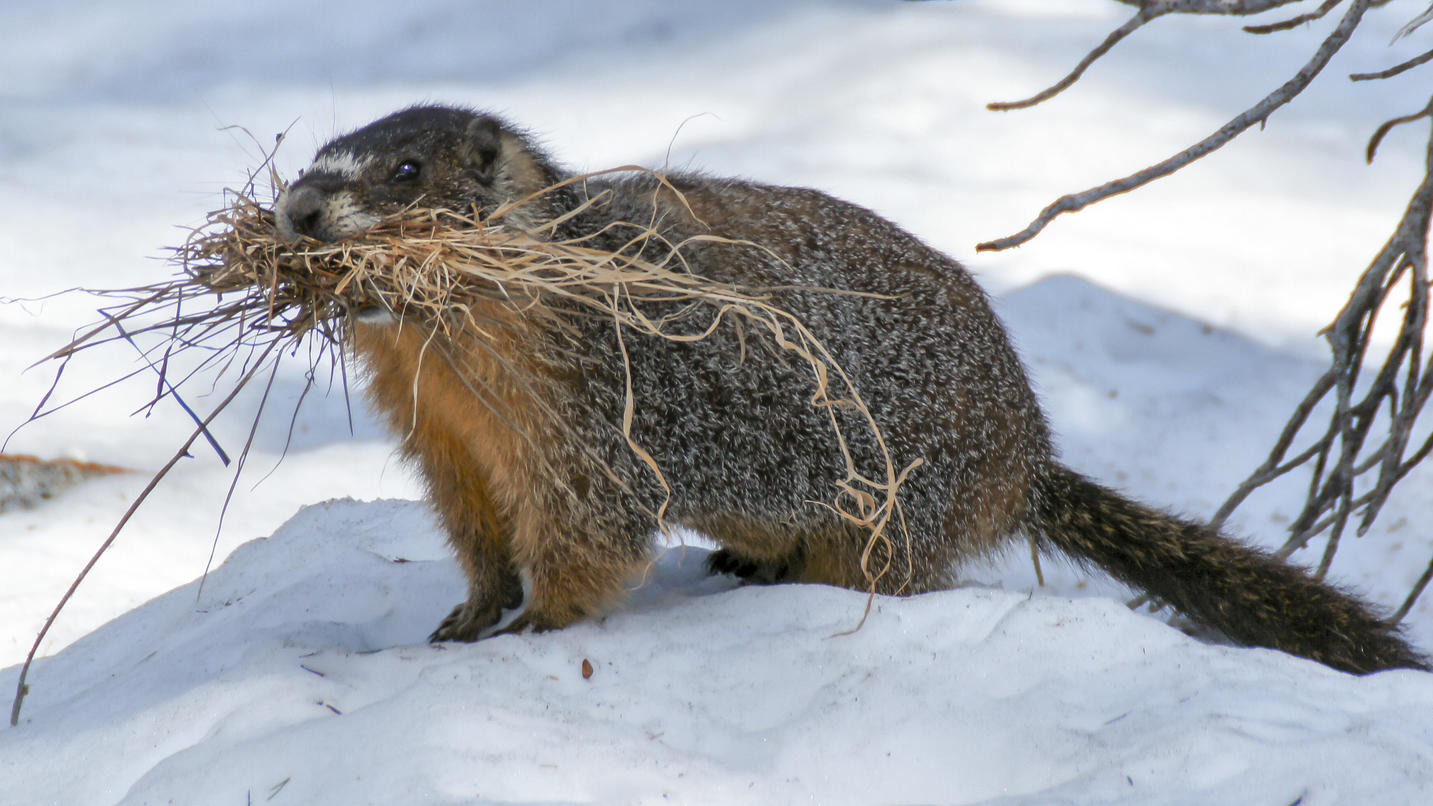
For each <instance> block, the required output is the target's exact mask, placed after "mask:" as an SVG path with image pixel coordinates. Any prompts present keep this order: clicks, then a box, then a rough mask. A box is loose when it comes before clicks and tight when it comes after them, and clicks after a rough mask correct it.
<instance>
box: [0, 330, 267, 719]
mask: <svg viewBox="0 0 1433 806" xmlns="http://www.w3.org/2000/svg"><path fill="white" fill-rule="evenodd" d="M277 346H278V343H277V342H274V343H273V344H270V345H269V347H268V349H267V351H266V353H265V355H267V352H269V351H272V350H273V349H275V348H276V347H277ZM259 367H260V365H255V366H254V368H253V369H251V370H250V374H249V375H247V376H245V377H244V378H243V379H242V380H241V381H240V382H239V383H238V384H236V385H235V387H234V390H233V391H232V392H230V393H229V395H228V396H227V397H225V398H224V399H223V400H221V401H220V402H219V405H218V406H216V407H215V408H214V411H213V412H211V413H210V414H209V416H208V417H205V418H204V422H202V423H200V424H199V425H198V426H197V427H196V428H195V429H194V431H193V432H192V433H190V435H189V438H188V439H187V440H185V441H184V444H183V445H181V446H180V448H179V450H177V451H175V452H174V455H173V456H171V457H170V458H169V461H168V462H166V463H165V465H164V466H163V467H161V468H160V469H159V471H158V472H157V473H155V474H154V478H151V479H150V480H149V484H147V485H145V487H144V489H143V490H141V491H140V493H139V497H137V498H135V499H134V503H132V504H130V505H129V509H127V510H125V513H124V515H123V516H122V517H120V519H119V522H118V523H116V524H115V526H114V529H113V530H112V531H111V532H110V533H109V537H106V538H105V540H104V542H103V543H101V544H100V547H99V548H98V549H97V550H96V551H95V553H94V555H93V556H91V557H90V560H89V562H87V563H85V567H84V568H82V569H80V573H79V574H78V575H77V576H75V579H74V581H73V582H71V583H70V587H69V589H68V590H66V591H65V595H64V596H61V597H60V601H59V603H57V604H56V605H55V609H54V610H52V611H50V615H49V617H48V618H46V619H45V624H44V626H43V627H41V628H40V633H39V635H36V636H35V643H34V644H32V645H31V646H30V651H29V653H27V654H26V655H25V663H24V665H22V666H21V667H20V679H19V681H17V682H16V684H15V701H14V703H13V704H12V705H11V706H10V727H12V728H13V727H14V726H15V725H17V724H19V722H20V706H21V705H22V704H23V703H24V700H25V694H26V692H27V691H28V689H27V688H26V686H25V678H26V676H27V675H29V673H30V665H31V664H32V663H34V661H35V653H36V652H38V651H39V650H40V643H41V642H42V641H44V640H45V636H46V635H47V634H49V632H50V627H51V625H53V624H54V623H55V619H56V618H58V617H59V615H60V611H61V610H63V609H64V608H65V605H66V604H67V603H68V602H69V601H70V597H72V596H74V595H75V591H77V590H79V587H80V583H81V582H83V581H84V580H85V577H86V576H88V575H89V573H90V570H91V569H93V568H94V567H95V564H96V563H98V562H99V559H100V557H101V556H103V555H104V553H105V551H107V550H108V549H109V547H110V545H111V544H113V543H114V541H115V539H116V538H118V537H119V533H120V532H121V531H123V530H124V526H125V524H127V523H129V519H130V518H132V517H133V516H134V513H135V512H137V511H139V507H140V505H141V504H143V503H144V502H145V500H146V499H148V498H149V494H150V493H152V492H154V489H155V488H156V487H158V486H159V482H160V481H161V480H163V479H164V477H165V476H166V475H168V474H169V471H170V470H171V469H173V468H174V466H175V465H176V464H179V460H180V459H183V458H184V457H186V456H188V455H189V448H190V446H192V445H193V444H194V443H195V441H196V440H198V439H199V437H200V436H201V435H203V434H204V433H205V432H206V431H207V429H208V427H209V424H210V423H212V422H214V418H216V417H218V416H219V414H220V413H221V412H223V411H224V409H225V408H227V407H228V406H229V404H230V403H231V402H233V400H234V398H235V397H237V396H238V395H239V392H240V391H241V390H242V389H243V388H244V385H245V383H247V381H248V380H249V378H250V377H252V375H253V373H255V372H257V371H258V370H259Z"/></svg>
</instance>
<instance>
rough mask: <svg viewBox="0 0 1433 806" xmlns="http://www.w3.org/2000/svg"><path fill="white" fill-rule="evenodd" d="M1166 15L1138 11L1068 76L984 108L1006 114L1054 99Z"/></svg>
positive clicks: (1088, 54)
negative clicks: (1016, 98) (1024, 95)
mask: <svg viewBox="0 0 1433 806" xmlns="http://www.w3.org/2000/svg"><path fill="white" fill-rule="evenodd" d="M1166 13H1168V12H1164V11H1149V10H1148V9H1140V10H1139V12H1138V13H1137V14H1135V15H1134V16H1133V17H1130V18H1129V19H1128V20H1127V21H1126V22H1125V24H1124V25H1121V26H1120V27H1118V28H1116V29H1115V30H1113V31H1111V32H1110V35H1109V36H1107V37H1105V41H1103V42H1101V43H1100V44H1099V45H1097V46H1096V47H1095V49H1094V50H1092V51H1090V52H1089V53H1087V54H1085V58H1083V59H1081V60H1080V63H1079V64H1077V65H1075V69H1074V70H1071V71H1070V73H1069V75H1067V76H1065V77H1064V78H1062V79H1060V80H1059V81H1057V82H1055V83H1054V84H1052V85H1051V86H1049V87H1047V88H1046V89H1044V90H1043V91H1041V92H1038V93H1036V94H1034V95H1032V96H1030V97H1029V98H1026V99H1025V100H1023V101H994V102H991V103H988V104H986V105H985V108H986V109H989V110H991V111H994V112H1006V111H1009V110H1012V109H1026V108H1028V107H1032V106H1034V105H1035V104H1038V103H1040V102H1041V101H1046V100H1049V99H1050V98H1053V97H1055V96H1056V95H1059V94H1060V93H1062V92H1064V91H1065V90H1066V89H1068V88H1069V87H1070V85H1071V84H1074V83H1075V82H1076V81H1079V80H1080V76H1082V75H1084V74H1085V71H1086V70H1088V69H1089V67H1090V65H1092V64H1094V63H1095V60H1096V59H1098V58H1100V57H1101V56H1103V55H1105V54H1106V53H1109V52H1110V49H1111V48H1113V47H1114V46H1115V45H1118V44H1119V43H1120V40H1122V39H1124V38H1125V37H1127V36H1129V35H1130V34H1132V33H1134V32H1135V31H1137V30H1139V29H1140V27H1142V26H1143V25H1144V24H1145V23H1147V22H1149V21H1150V20H1153V19H1154V18H1156V17H1160V16H1163V15H1164V14H1166Z"/></svg>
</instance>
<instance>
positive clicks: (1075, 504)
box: [1027, 465, 1429, 674]
mask: <svg viewBox="0 0 1433 806" xmlns="http://www.w3.org/2000/svg"><path fill="white" fill-rule="evenodd" d="M1032 492H1033V496H1032V501H1031V503H1032V511H1031V514H1030V516H1029V518H1028V523H1027V528H1028V529H1029V530H1030V531H1031V533H1033V534H1035V535H1036V536H1037V538H1038V539H1040V540H1041V541H1042V542H1043V543H1044V544H1045V545H1047V546H1050V547H1053V548H1056V549H1058V550H1060V551H1061V552H1063V553H1064V554H1067V555H1069V556H1071V557H1073V558H1074V559H1076V560H1079V561H1082V562H1089V563H1093V564H1095V565H1098V566H1100V567H1101V568H1103V569H1105V570H1106V571H1108V572H1110V573H1111V574H1112V575H1114V576H1115V577H1116V578H1117V579H1119V580H1120V581H1122V582H1125V583H1127V584H1129V585H1133V586H1135V587H1138V588H1141V589H1143V590H1145V591H1148V592H1149V593H1150V594H1152V595H1154V596H1155V597H1158V598H1159V599H1162V600H1163V601H1165V602H1167V603H1168V604H1170V605H1172V606H1173V607H1174V608H1175V609H1177V610H1179V611H1180V612H1182V613H1184V614H1185V615H1187V616H1189V617H1190V618H1193V619H1194V620H1196V621H1198V622H1200V623H1202V624H1205V625H1207V626H1210V627H1213V628H1215V629H1217V630H1220V631H1221V632H1223V633H1224V634H1226V635H1228V636H1229V637H1230V638H1231V639H1233V640H1234V641H1236V642H1238V643H1240V644H1245V645H1250V646H1263V647H1271V648H1273V649H1278V650H1282V651H1284V652H1289V653H1292V654H1294V655H1302V656H1304V657H1306V658H1311V659H1313V660H1316V661H1319V662H1320V663H1324V664H1327V665H1329V666H1332V667H1334V668H1337V669H1343V670H1344V671H1348V672H1353V673H1355V674H1366V673H1369V672H1375V671H1378V670H1380V669H1391V668H1398V667H1407V668H1414V669H1424V670H1428V668H1429V666H1428V661H1427V660H1426V659H1425V658H1423V657H1422V656H1421V655H1419V654H1418V652H1417V651H1415V650H1414V649H1413V648H1412V647H1410V646H1409V645H1408V644H1407V643H1406V642H1405V641H1404V640H1403V639H1402V638H1400V637H1399V635H1398V630H1397V628H1396V627H1394V626H1393V625H1390V624H1389V623H1388V622H1386V621H1383V620H1382V619H1380V618H1378V617H1377V616H1376V615H1374V613H1373V612H1372V611H1371V610H1370V609H1369V607H1368V606H1367V605H1365V604H1364V603H1362V602H1360V601H1359V600H1358V599H1356V598H1354V597H1353V596H1350V595H1348V594H1346V593H1344V592H1343V591H1340V590H1338V589H1337V588H1334V587H1333V586H1331V585H1327V584H1325V583H1322V582H1319V581H1317V580H1315V579H1314V578H1313V577H1311V576H1309V575H1308V574H1307V573H1306V572H1304V571H1303V570H1301V569H1299V568H1296V567H1294V566H1291V565H1286V564H1284V563H1283V562H1280V561H1279V560H1277V559H1275V558H1274V557H1272V556H1270V555H1268V554H1266V553H1264V552H1262V551H1258V550H1257V549H1252V548H1248V547H1246V546H1244V545H1241V544H1239V543H1237V542H1235V541H1233V540H1231V539H1229V538H1227V537H1224V536H1223V535H1221V534H1219V533H1218V532H1215V531H1213V530H1211V529H1209V528H1208V527H1205V526H1201V525H1198V524H1194V523H1190V522H1188V521H1183V520H1180V519H1178V518H1176V517H1174V516H1172V515H1167V514H1165V513H1163V512H1159V511H1157V510H1154V509H1150V508H1149V507H1146V506H1143V505H1140V504H1137V503H1135V502H1133V501H1130V500H1129V499H1126V498H1124V497H1122V496H1120V495H1119V494H1117V493H1115V492H1113V491H1111V490H1107V489H1105V488H1104V487H1101V486H1100V485H1098V484H1095V483H1094V482H1092V481H1090V480H1089V479H1087V478H1084V477H1083V476H1081V475H1079V474H1078V473H1075V472H1074V471H1072V470H1070V469H1068V468H1065V467H1062V466H1059V465H1055V466H1054V467H1053V468H1052V469H1051V471H1050V472H1049V473H1048V474H1047V475H1046V476H1045V477H1044V478H1043V479H1042V480H1041V481H1040V482H1039V483H1037V485H1036V487H1035V489H1034V490H1033V491H1032Z"/></svg>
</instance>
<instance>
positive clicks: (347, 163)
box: [309, 151, 373, 180]
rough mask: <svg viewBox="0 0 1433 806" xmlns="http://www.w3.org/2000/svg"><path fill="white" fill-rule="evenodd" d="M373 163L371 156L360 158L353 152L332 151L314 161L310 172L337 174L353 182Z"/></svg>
mask: <svg viewBox="0 0 1433 806" xmlns="http://www.w3.org/2000/svg"><path fill="white" fill-rule="evenodd" d="M372 161H373V158H372V157H371V156H370V157H364V158H359V157H358V156H357V155H355V154H354V153H353V152H351V151H330V152H329V153H327V154H324V155H323V156H321V157H319V158H318V159H316V160H314V161H313V165H310V166H309V171H311V172H315V173H318V172H323V173H332V174H337V175H339V176H341V177H343V178H344V179H348V180H353V179H357V178H358V177H359V176H361V175H362V174H363V171H364V170H365V169H366V168H368V165H369V163H371V162H372Z"/></svg>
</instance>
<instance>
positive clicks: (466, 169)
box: [277, 106, 562, 241]
mask: <svg viewBox="0 0 1433 806" xmlns="http://www.w3.org/2000/svg"><path fill="white" fill-rule="evenodd" d="M558 177H559V172H558V170H557V169H556V168H555V167H554V166H553V165H552V164H551V163H550V162H549V161H548V159H547V158H546V156H545V155H543V153H542V152H541V151H540V150H539V149H537V148H536V147H535V146H534V144H533V143H532V142H531V140H530V138H529V136H528V135H527V134H525V133H523V132H522V131H521V130H520V129H518V128H516V127H514V126H512V125H511V124H509V123H507V122H505V121H503V120H502V119H500V118H498V117H496V116H493V115H489V114H484V113H479V112H474V111H471V110H466V109H454V108H450V107H442V106H414V107H409V108H408V109H404V110H402V111H399V112H395V113H393V114H391V115H389V116H387V117H385V118H382V119H381V120H378V121H376V122H374V123H371V124H369V125H367V126H364V127H363V128H362V129H359V130H358V131H355V132H352V133H350V134H347V135H344V136H342V137H339V138H338V139H336V140H334V141H333V142H331V143H329V144H327V145H325V146H324V147H323V148H320V149H319V150H318V153H317V154H315V155H314V161H313V164H312V165H311V166H310V167H309V168H308V169H307V170H305V171H304V172H303V173H302V174H301V175H300V177H299V179H298V181H296V182H294V183H293V185H291V186H290V187H289V188H288V189H287V190H286V191H285V192H284V194H283V195H282V196H281V197H280V198H279V202H278V205H277V213H278V215H277V222H278V229H279V234H280V235H281V236H282V237H284V238H285V239H287V240H293V239H295V238H297V237H299V236H304V235H306V236H309V237H313V238H317V239H319V240H322V241H334V240H338V239H340V238H346V237H348V236H350V235H353V234H355V233H358V232H362V231H363V230H365V229H368V228H369V227H371V226H373V225H374V224H376V223H378V221H379V220H380V219H382V218H383V217H384V216H388V215H392V214H394V213H397V212H399V211H401V210H403V209H404V208H406V207H410V206H427V207H435V206H440V205H442V206H452V207H454V208H458V209H459V212H463V213H467V212H471V211H473V210H477V211H478V212H480V213H482V214H487V213H491V212H492V211H493V210H495V209H497V208H498V207H499V206H500V205H502V204H504V203H507V202H512V201H518V200H521V199H522V198H524V197H526V196H527V195H528V194H529V193H531V192H533V191H534V190H536V189H541V188H546V187H548V186H550V185H552V184H553V183H555V182H556V181H557V180H558ZM557 195H560V193H559V194H545V196H544V198H541V199H536V200H534V201H533V202H532V203H531V204H529V205H524V208H523V209H521V210H519V211H517V212H515V213H514V214H513V215H512V216H510V217H508V221H509V223H514V222H516V223H519V224H521V223H523V222H524V221H528V222H537V221H543V220H548V219H550V218H551V209H552V208H553V207H555V206H561V205H562V200H560V199H558V198H556V196H557Z"/></svg>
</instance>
